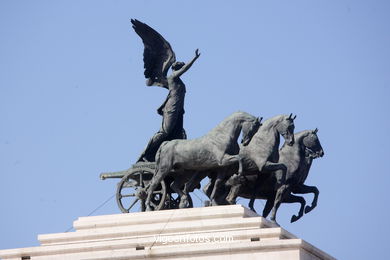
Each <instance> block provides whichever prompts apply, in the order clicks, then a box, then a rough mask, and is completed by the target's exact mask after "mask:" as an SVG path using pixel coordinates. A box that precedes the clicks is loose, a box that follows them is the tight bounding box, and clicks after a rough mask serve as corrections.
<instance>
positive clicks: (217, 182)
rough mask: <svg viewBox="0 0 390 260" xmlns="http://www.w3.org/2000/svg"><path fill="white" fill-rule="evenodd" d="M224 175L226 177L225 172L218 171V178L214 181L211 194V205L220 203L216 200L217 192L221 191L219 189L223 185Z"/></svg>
mask: <svg viewBox="0 0 390 260" xmlns="http://www.w3.org/2000/svg"><path fill="white" fill-rule="evenodd" d="M224 177H225V174H224V173H223V172H222V171H220V172H218V175H217V178H216V180H215V182H214V188H213V191H212V192H211V195H210V199H211V205H212V206H217V205H219V203H218V202H217V200H216V197H217V193H218V192H219V189H220V187H221V185H222V183H223V179H224Z"/></svg>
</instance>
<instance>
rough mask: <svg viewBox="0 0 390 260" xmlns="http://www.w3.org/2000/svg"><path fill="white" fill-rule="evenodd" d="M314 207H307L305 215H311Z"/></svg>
mask: <svg viewBox="0 0 390 260" xmlns="http://www.w3.org/2000/svg"><path fill="white" fill-rule="evenodd" d="M313 208H314V207H310V206H306V207H305V214H307V213H309V212H310V211H311V210H312V209H313Z"/></svg>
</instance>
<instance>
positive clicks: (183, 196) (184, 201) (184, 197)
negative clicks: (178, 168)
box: [170, 176, 189, 209]
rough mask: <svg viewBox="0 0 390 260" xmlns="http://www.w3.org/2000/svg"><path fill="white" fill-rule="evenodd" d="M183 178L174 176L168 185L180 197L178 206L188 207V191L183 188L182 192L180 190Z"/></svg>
mask: <svg viewBox="0 0 390 260" xmlns="http://www.w3.org/2000/svg"><path fill="white" fill-rule="evenodd" d="M183 183H184V179H183V178H182V177H181V176H180V177H176V178H174V179H173V181H172V183H171V185H170V187H171V189H172V190H173V191H174V192H176V193H177V194H178V195H179V198H180V203H179V208H180V209H182V208H188V207H189V202H188V196H189V195H188V193H186V189H185V188H184V190H185V191H184V192H183V191H182V190H181V187H182V186H183Z"/></svg>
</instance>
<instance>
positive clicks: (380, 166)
mask: <svg viewBox="0 0 390 260" xmlns="http://www.w3.org/2000/svg"><path fill="white" fill-rule="evenodd" d="M389 11H390V4H389V2H387V1H346V0H339V1H324V0H320V1H306V0H300V1H282V0H280V1H222V0H218V1H186V3H183V1H155V0H153V1H152V0H147V1H138V3H136V2H135V1H119V0H115V1H10V0H9V1H6V0H5V1H1V2H0V35H1V41H0V57H1V59H0V120H1V124H0V126H1V127H0V174H1V181H0V205H1V209H0V216H1V217H0V220H1V221H0V230H1V232H0V249H6V248H17V247H28V246H35V245H38V242H37V235H38V234H44V233H56V232H64V231H65V230H67V229H68V228H69V227H71V225H72V221H74V220H76V219H77V217H79V216H86V215H88V214H89V213H91V212H92V210H94V209H95V208H96V207H97V206H99V205H101V203H102V202H104V201H105V200H106V199H108V198H110V197H111V196H112V195H113V194H114V193H115V189H116V182H117V180H106V181H101V180H99V174H100V173H101V172H104V171H115V170H122V169H126V168H129V167H130V166H131V164H132V163H134V162H135V160H136V159H137V157H138V155H139V154H140V152H141V151H142V149H143V147H144V146H145V145H146V143H147V141H148V140H149V138H150V137H151V136H152V135H153V133H154V132H155V131H157V130H158V128H159V126H160V124H161V118H160V116H159V115H157V113H156V109H157V108H158V107H159V106H160V104H161V103H162V102H163V101H164V99H165V96H166V94H167V92H166V90H165V89H160V88H147V87H146V86H145V80H144V78H143V63H142V51H143V45H142V43H141V40H140V39H139V38H138V36H137V35H136V34H135V33H134V31H132V29H131V25H130V18H137V19H139V20H141V21H144V22H146V23H148V24H149V25H151V26H152V27H154V28H155V29H156V30H158V31H159V32H160V33H161V34H162V35H163V36H164V37H165V38H166V39H167V40H168V41H169V42H170V43H171V45H172V47H173V48H174V50H175V52H176V57H177V59H178V60H183V61H188V60H190V59H191V58H192V57H193V55H194V50H195V49H196V48H199V49H200V52H201V57H200V58H199V60H197V61H196V63H195V64H194V66H193V67H192V68H191V70H190V71H188V72H187V73H186V74H185V75H184V76H183V81H184V82H185V83H186V86H187V96H186V104H185V109H186V114H185V123H184V124H185V128H186V130H187V133H188V136H189V138H195V137H199V136H201V135H203V134H205V133H207V131H209V130H210V129H211V128H213V127H214V126H215V125H216V124H217V123H218V122H220V121H221V120H222V119H223V118H225V117H226V116H227V115H229V114H230V113H232V112H234V111H237V110H243V111H246V112H249V113H251V114H254V115H258V116H263V117H264V118H269V117H272V116H274V115H277V114H289V113H294V114H297V115H298V117H297V119H296V121H295V125H296V131H301V130H305V129H314V128H316V127H318V128H319V133H318V135H319V138H320V140H321V143H322V146H323V148H324V150H325V156H324V157H323V158H320V159H317V160H316V161H315V162H314V164H313V167H312V170H311V173H310V175H309V178H308V179H307V181H306V183H307V184H308V185H316V186H317V187H318V188H319V190H320V198H319V205H318V207H317V208H316V209H315V210H313V211H312V212H310V213H309V214H307V215H305V216H304V217H303V218H302V219H301V220H299V221H298V222H297V223H293V224H290V223H289V219H290V217H291V215H292V214H295V213H296V212H297V210H298V205H282V206H281V208H280V211H279V215H278V217H279V222H280V224H281V225H282V226H283V227H284V228H285V229H287V230H288V231H290V232H292V233H294V234H296V235H297V236H299V237H301V238H303V239H305V240H307V241H308V242H310V243H312V244H314V245H315V246H317V247H319V248H320V249H322V250H325V251H326V252H328V253H330V254H331V255H333V256H335V257H336V258H340V259H367V258H369V257H370V258H372V259H386V258H388V257H389V255H388V250H387V249H386V248H387V242H386V241H387V234H388V232H389V231H390V228H389V224H388V220H389V218H390V213H389V206H388V205H389V196H388V193H387V191H388V183H389V181H390V177H389V176H390V174H389V171H388V168H387V167H386V166H387V160H388V158H389V152H388V147H389V145H390V142H389V138H388V137H387V135H388V132H389V131H390V123H389V119H388V118H389V117H388V113H389V111H390V109H389V94H390V93H389V92H390V91H389V85H390V74H389V68H390V67H389V65H390V48H389V46H390V31H389V25H390V21H389V20H390V18H389V15H388V14H389ZM196 194H197V196H198V197H199V198H200V199H201V200H204V199H205V197H204V196H203V195H202V193H201V192H200V191H196ZM200 199H198V198H197V197H195V196H194V201H195V204H196V205H200V204H201V200H200ZM306 199H307V201H308V202H310V201H311V196H306ZM241 202H242V203H243V204H244V205H246V203H247V202H246V201H244V200H241V201H240V203H241ZM262 206H263V204H262V202H257V203H256V207H257V209H258V211H261V210H262ZM114 213H119V210H118V208H117V206H116V203H115V200H114V199H112V200H110V201H109V202H108V203H107V204H106V205H104V206H103V207H102V208H100V209H99V210H98V211H96V212H95V213H93V214H94V215H102V214H114Z"/></svg>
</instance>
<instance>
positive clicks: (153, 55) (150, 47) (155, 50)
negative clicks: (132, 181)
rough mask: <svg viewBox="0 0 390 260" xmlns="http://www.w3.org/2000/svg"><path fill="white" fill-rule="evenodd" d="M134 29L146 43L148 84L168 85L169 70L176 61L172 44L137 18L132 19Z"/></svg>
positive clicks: (145, 62) (145, 55)
mask: <svg viewBox="0 0 390 260" xmlns="http://www.w3.org/2000/svg"><path fill="white" fill-rule="evenodd" d="M131 23H132V24H133V29H134V31H135V32H136V33H137V34H138V35H139V36H140V37H141V39H142V42H143V43H144V68H145V71H144V75H145V78H146V79H147V81H146V85H148V86H160V87H165V88H167V86H166V77H167V72H168V70H169V68H170V67H171V65H172V64H173V63H174V62H175V61H176V56H175V53H174V52H173V50H172V48H171V45H170V44H169V42H167V41H166V40H165V39H164V37H162V36H161V35H160V34H159V33H158V32H157V31H155V30H154V29H153V28H151V27H150V26H148V25H147V24H145V23H142V22H140V21H138V20H136V19H131Z"/></svg>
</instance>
